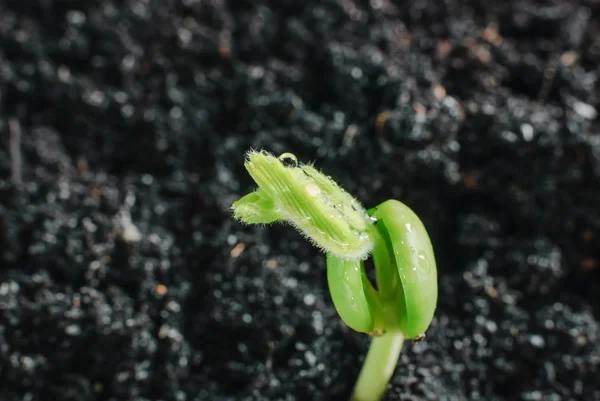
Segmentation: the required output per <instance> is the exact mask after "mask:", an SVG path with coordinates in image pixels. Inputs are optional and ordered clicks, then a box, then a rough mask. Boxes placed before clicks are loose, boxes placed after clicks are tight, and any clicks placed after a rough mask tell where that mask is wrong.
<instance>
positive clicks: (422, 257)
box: [417, 251, 431, 273]
mask: <svg viewBox="0 0 600 401" xmlns="http://www.w3.org/2000/svg"><path fill="white" fill-rule="evenodd" d="M417 259H418V260H419V267H420V268H421V270H422V271H424V272H425V273H429V272H431V264H430V263H429V258H428V257H427V254H426V253H425V251H419V252H418V253H417Z"/></svg>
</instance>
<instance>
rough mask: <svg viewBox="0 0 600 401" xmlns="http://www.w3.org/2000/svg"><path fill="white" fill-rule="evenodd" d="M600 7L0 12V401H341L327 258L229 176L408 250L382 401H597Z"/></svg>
mask: <svg viewBox="0 0 600 401" xmlns="http://www.w3.org/2000/svg"><path fill="white" fill-rule="evenodd" d="M599 66H600V3H599V2H598V1H597V0H579V1H566V0H564V1H532V0H525V1H523V0H519V1H500V0H495V1H485V2H484V1H475V0H472V1H456V0H446V1H434V0H420V1H404V2H400V1H398V2H392V1H390V0H371V1H352V0H318V1H317V0H314V1H313V0H306V1H290V0H279V1H266V0H262V1H261V0H259V1H236V2H233V1H225V0H206V1H204V0H182V1H158V0H148V1H134V0H132V1H127V2H118V1H114V2H111V1H98V2H91V1H90V2H66V1H53V0H44V1H41V2H38V3H37V4H35V5H34V4H33V3H30V2H23V1H21V2H18V1H13V0H9V1H6V2H4V3H3V4H2V5H0V134H1V135H0V383H2V385H1V386H0V398H1V399H2V400H5V401H13V400H15V401H16V400H32V401H33V400H39V401H44V400H52V401H55V400H62V401H84V400H86V401H87V400H111V401H113V400H114V401H116V400H119V401H123V400H140V401H141V400H173V401H185V400H215V401H220V400H286V401H287V400H289V401H293V400H346V399H347V397H348V395H349V393H350V391H351V389H352V385H353V382H354V380H355V378H356V375H357V374H358V371H359V369H360V363H361V361H362V358H364V355H365V353H366V350H367V347H368V338H366V337H365V336H364V335H361V334H358V333H354V332H352V331H351V330H349V329H348V328H347V327H345V326H344V325H343V324H342V322H341V321H340V319H339V318H338V317H337V315H336V313H335V310H334V309H333V305H332V302H331V300H330V298H329V294H328V290H327V285H326V279H325V270H324V269H325V265H324V257H323V256H322V255H321V254H320V253H319V251H318V250H317V249H316V248H314V247H312V246H311V245H310V244H309V243H308V242H306V241H305V240H304V239H303V238H302V237H301V236H300V235H299V234H297V233H296V232H294V231H293V230H292V229H291V228H289V227H284V226H273V227H269V228H265V227H247V226H242V225H240V224H238V223H236V222H235V221H233V220H232V218H231V214H230V211H229V206H230V205H231V203H232V202H233V201H234V200H236V199H237V198H239V197H240V196H241V195H243V194H245V193H247V192H248V191H250V190H252V188H253V187H254V185H253V183H252V181H251V179H250V177H249V176H248V175H247V173H246V171H245V170H244V167H243V157H244V152H245V151H246V150H248V149H250V148H264V149H267V150H269V151H271V152H273V153H281V152H285V151H289V152H293V153H295V154H296V155H297V156H298V158H299V159H300V160H303V161H314V162H315V163H316V165H317V166H318V167H319V168H320V169H322V170H324V171H325V172H326V173H327V174H329V175H331V176H332V177H334V178H335V179H336V180H337V181H338V182H340V183H341V184H342V185H343V186H344V187H345V188H346V189H347V190H348V191H349V192H351V193H353V194H354V195H356V196H357V198H358V199H360V200H361V201H362V202H363V203H364V205H365V206H374V205H376V204H378V203H380V202H382V201H384V200H386V199H389V198H395V199H399V200H402V201H403V202H405V203H406V204H408V205H409V206H410V207H412V208H413V209H414V210H415V211H416V212H417V213H418V214H419V215H420V216H421V218H422V220H423V221H424V223H425V225H426V226H427V228H428V230H429V232H430V235H431V237H432V241H433V244H434V248H435V250H436V255H437V259H438V269H439V291H440V293H439V304H438V309H437V312H436V317H435V320H434V322H433V324H432V326H431V328H430V330H429V332H428V333H427V338H426V341H423V342H421V343H419V344H416V345H412V344H410V343H407V344H406V346H405V348H404V351H403V354H402V357H401V362H400V364H399V367H398V369H397V372H396V375H395V376H394V378H393V380H392V382H391V384H390V388H389V391H388V392H387V394H386V397H385V400H387V401H391V400H411V401H417V400H419V401H421V400H486V401H509V400H510V401H513V400H522V401H536V400H585V401H597V400H600V386H599V385H598V375H599V374H600V341H599V336H600V323H599V322H600V295H598V294H599V293H598V289H599V288H600V120H599V119H598V110H599V108H600V101H599V96H600V81H599V78H600V67H599Z"/></svg>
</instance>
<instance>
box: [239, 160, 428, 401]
mask: <svg viewBox="0 0 600 401" xmlns="http://www.w3.org/2000/svg"><path fill="white" fill-rule="evenodd" d="M244 165H245V167H246V169H247V170H248V172H249V173H250V176H252V178H253V179H254V181H255V182H256V184H257V185H258V189H257V190H256V191H254V192H252V193H250V194H248V195H246V196H244V197H242V198H241V199H240V200H238V201H236V202H234V203H233V206H232V209H233V213H234V217H235V218H236V219H238V220H240V221H241V222H244V223H248V224H269V223H275V222H284V223H289V224H291V225H292V226H294V227H295V228H296V229H297V230H298V231H299V232H300V233H302V234H303V235H304V236H305V237H306V238H307V239H308V240H309V241H311V242H312V243H313V244H314V245H315V246H317V247H318V248H319V249H321V250H322V251H323V252H324V253H325V255H326V260H327V283H328V286H329V292H330V294H331V298H332V300H333V304H334V306H335V308H336V310H337V312H338V314H339V315H340V317H341V319H342V320H343V321H344V322H345V324H346V325H348V326H349V327H350V328H352V329H354V330H356V331H358V332H363V333H367V334H368V335H370V336H372V342H371V346H370V348H369V352H368V354H367V357H366V359H365V362H364V364H363V367H362V369H361V372H360V374H359V377H358V380H357V382H356V384H355V386H354V390H353V392H352V397H351V401H378V400H380V399H381V398H382V397H383V394H384V392H385V389H386V387H387V385H388V383H389V380H390V378H391V377H392V374H393V372H394V370H395V368H396V364H397V363H398V359H399V356H400V351H401V350H402V344H403V343H404V340H405V339H412V340H413V341H420V340H421V339H423V337H424V336H425V331H426V330H427V328H428V327H429V325H430V323H431V321H432V319H433V315H434V312H435V308H436V304H437V267H436V262H435V257H434V253H433V248H432V246H431V241H430V239H429V236H428V234H427V231H426V229H425V226H424V225H423V223H422V222H421V220H420V219H419V218H418V217H417V215H416V214H415V213H414V212H413V211H412V210H411V209H410V208H409V207H408V206H406V205H405V204H403V203H401V202H399V201H397V200H387V201H385V202H383V203H381V204H380V205H378V206H376V207H374V208H372V209H369V210H365V209H364V208H363V207H362V206H361V204H360V203H359V202H358V201H357V200H356V199H354V198H353V197H352V196H351V195H349V194H348V193H347V192H346V191H344V190H343V189H342V188H341V187H340V186H339V185H338V184H336V183H335V182H334V181H333V179H331V177H328V176H326V175H324V174H323V173H321V172H320V171H318V170H317V169H315V168H314V167H313V166H312V165H309V164H298V160H297V159H296V157H295V156H294V155H293V154H291V153H284V154H282V155H281V156H279V157H275V156H273V155H272V154H270V153H267V152H265V151H260V152H257V151H250V152H248V154H247V159H246V162H245V164H244ZM369 257H372V259H373V265H374V267H375V279H376V288H375V286H373V284H372V283H371V282H370V280H369V279H368V278H367V275H366V272H365V266H364V261H365V260H367V259H368V258H369Z"/></svg>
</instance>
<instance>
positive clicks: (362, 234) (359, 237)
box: [358, 233, 369, 241]
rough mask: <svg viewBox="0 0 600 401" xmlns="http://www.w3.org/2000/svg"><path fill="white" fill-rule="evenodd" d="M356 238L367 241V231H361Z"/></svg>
mask: <svg viewBox="0 0 600 401" xmlns="http://www.w3.org/2000/svg"><path fill="white" fill-rule="evenodd" d="M358 239H359V240H361V241H368V240H369V234H368V233H361V234H360V235H359V236H358Z"/></svg>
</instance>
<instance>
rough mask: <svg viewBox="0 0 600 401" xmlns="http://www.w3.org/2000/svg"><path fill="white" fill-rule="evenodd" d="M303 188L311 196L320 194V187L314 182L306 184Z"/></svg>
mask: <svg viewBox="0 0 600 401" xmlns="http://www.w3.org/2000/svg"><path fill="white" fill-rule="evenodd" d="M305 189H306V192H307V193H308V194H309V195H310V196H312V197H316V196H319V195H320V194H321V188H319V187H318V186H316V185H315V184H308V185H307V186H306V188H305Z"/></svg>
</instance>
